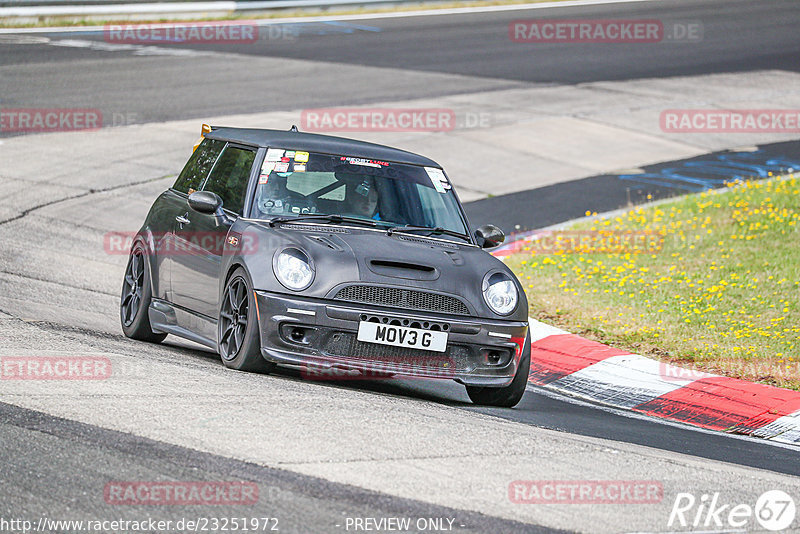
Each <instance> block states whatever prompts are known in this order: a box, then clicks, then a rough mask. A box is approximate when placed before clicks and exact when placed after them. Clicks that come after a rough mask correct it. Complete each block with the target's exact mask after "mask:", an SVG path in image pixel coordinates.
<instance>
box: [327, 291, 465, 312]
mask: <svg viewBox="0 0 800 534" xmlns="http://www.w3.org/2000/svg"><path fill="white" fill-rule="evenodd" d="M334 299H335V300H346V301H348V302H360V303H363V304H377V305H378V306H388V307H392V308H401V309H405V310H418V311H431V312H440V313H449V314H453V315H469V309H468V308H467V305H466V304H464V303H463V302H461V301H460V300H458V299H457V298H455V297H450V296H447V295H440V294H438V293H426V292H425V291H415V290H413V289H402V288H399V287H380V286H358V285H356V286H347V287H345V288H342V289H340V290H339V292H338V293H337V294H336V296H335V297H334Z"/></svg>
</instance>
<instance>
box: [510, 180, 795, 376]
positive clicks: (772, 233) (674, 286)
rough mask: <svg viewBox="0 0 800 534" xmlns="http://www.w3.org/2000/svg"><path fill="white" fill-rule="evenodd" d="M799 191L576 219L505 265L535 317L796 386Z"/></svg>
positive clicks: (757, 190) (788, 187) (757, 191)
mask: <svg viewBox="0 0 800 534" xmlns="http://www.w3.org/2000/svg"><path fill="white" fill-rule="evenodd" d="M798 220H800V188H798V181H797V179H796V178H795V177H794V176H793V175H790V176H786V177H781V178H774V179H770V180H766V181H749V182H745V183H737V184H730V185H729V186H728V187H727V188H726V189H724V190H722V191H711V192H704V193H700V194H695V195H690V196H687V197H683V198H681V199H678V200H675V201H670V202H668V203H660V204H657V205H653V206H649V207H639V208H634V209H631V210H630V211H628V212H625V213H623V214H620V215H615V216H611V217H606V218H600V219H596V220H593V221H581V222H579V223H577V224H575V225H573V226H571V227H570V228H568V229H566V230H564V231H558V232H555V233H554V234H552V235H549V236H547V239H539V240H537V241H532V242H531V243H530V244H529V246H526V247H525V248H524V249H523V252H522V253H520V254H517V255H515V256H512V257H511V258H509V259H508V260H507V263H508V265H509V266H510V267H511V268H512V269H514V271H515V272H516V273H517V275H518V276H519V278H520V280H521V281H522V282H523V285H524V287H525V288H526V292H527V295H528V300H529V303H530V313H531V316H532V317H535V318H540V319H541V320H543V321H546V322H550V323H553V324H556V325H557V326H560V327H562V328H564V329H566V330H569V331H571V332H574V333H577V334H580V335H583V336H585V337H588V338H592V339H595V340H598V341H602V342H604V343H608V344H610V345H614V346H616V347H620V348H624V349H627V350H630V351H631V352H635V353H638V354H642V355H647V356H651V357H655V358H657V359H660V360H662V361H667V362H671V363H675V364H678V365H681V366H683V367H689V368H694V369H698V370H703V371H707V372H711V373H715V374H721V375H725V376H732V377H736V378H742V379H745V380H752V381H758V382H762V383H767V384H772V385H777V386H781V387H788V388H792V389H800V369H799V368H798V359H800V350H799V347H800V305H799V304H800V303H799V302H798V294H799V293H800V247H799V246H798V237H800V229H798Z"/></svg>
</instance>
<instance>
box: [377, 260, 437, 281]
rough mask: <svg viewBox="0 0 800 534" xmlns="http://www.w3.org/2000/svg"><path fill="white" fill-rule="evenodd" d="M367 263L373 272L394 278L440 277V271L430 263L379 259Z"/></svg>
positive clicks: (432, 278)
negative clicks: (422, 263)
mask: <svg viewBox="0 0 800 534" xmlns="http://www.w3.org/2000/svg"><path fill="white" fill-rule="evenodd" d="M367 265H368V266H369V270H370V271H372V272H373V273H375V274H379V275H381V276H390V277H392V278H404V279H406V280H436V279H437V278H439V271H438V270H437V269H436V268H435V267H431V266H430V265H420V264H418V263H406V262H402V261H396V260H378V259H375V260H368V261H367Z"/></svg>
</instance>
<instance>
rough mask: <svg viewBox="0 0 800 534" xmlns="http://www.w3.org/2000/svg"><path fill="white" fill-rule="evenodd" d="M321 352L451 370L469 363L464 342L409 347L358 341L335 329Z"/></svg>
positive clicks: (456, 369)
mask: <svg viewBox="0 0 800 534" xmlns="http://www.w3.org/2000/svg"><path fill="white" fill-rule="evenodd" d="M322 352H323V353H324V354H325V355H327V356H335V357H338V358H345V359H350V360H363V361H372V362H385V363H387V364H392V366H393V367H396V368H398V369H402V368H406V369H415V368H416V369H418V368H428V369H439V370H440V371H443V372H453V371H460V370H464V369H466V367H467V365H468V363H469V362H468V358H469V348H468V347H466V346H463V345H448V346H447V351H445V352H435V351H432V350H419V349H408V348H405V347H394V346H391V345H379V344H376V343H365V342H363V341H358V339H357V338H356V335H355V334H352V333H349V332H337V333H336V334H334V335H332V336H331V337H329V338H328V340H327V341H326V342H325V345H324V347H323V348H322ZM388 368H389V367H388V366H387V369H388Z"/></svg>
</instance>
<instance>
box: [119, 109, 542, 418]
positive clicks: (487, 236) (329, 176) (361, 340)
mask: <svg viewBox="0 0 800 534" xmlns="http://www.w3.org/2000/svg"><path fill="white" fill-rule="evenodd" d="M203 133H204V137H203V138H202V141H201V142H200V143H199V145H197V146H196V148H195V150H194V153H193V154H192V156H191V157H190V158H189V161H188V162H187V163H186V166H185V167H184V168H183V171H182V172H181V173H180V175H179V176H178V179H177V180H176V182H175V184H174V185H173V186H172V187H170V188H169V189H168V190H167V191H164V192H163V193H162V194H161V196H159V197H158V199H156V201H155V203H154V204H153V206H152V207H151V209H150V212H149V214H148V215H147V219H146V220H145V222H144V225H143V226H142V228H141V230H139V232H138V233H137V234H136V236H135V238H134V240H133V245H132V247H131V252H130V258H129V260H128V264H127V268H126V271H125V281H124V284H123V288H122V298H121V306H120V318H121V321H122V329H123V331H124V332H125V335H126V336H128V337H131V338H134V339H139V340H145V341H153V342H160V341H161V340H163V339H164V338H165V337H166V335H167V334H174V335H177V336H181V337H184V338H187V339H190V340H193V341H196V342H198V343H201V344H203V345H206V346H208V347H211V348H213V349H214V350H216V351H218V352H219V354H220V356H221V358H222V361H223V363H224V364H225V365H226V366H228V367H231V368H233V369H239V370H246V371H262V372H268V371H270V370H271V369H272V368H273V367H274V366H275V365H276V364H290V365H296V366H300V367H301V368H302V369H309V368H313V369H317V370H319V369H327V370H330V369H337V370H346V371H347V372H349V373H355V374H359V375H375V376H395V375H396V376H401V377H402V376H405V377H408V376H413V377H425V378H448V379H452V380H456V381H457V382H460V383H462V384H464V385H465V386H466V388H467V393H468V394H469V397H470V399H472V401H473V402H475V403H477V404H485V405H493V406H507V407H510V406H514V405H516V404H517V403H518V402H519V401H520V399H521V398H522V395H523V393H524V391H525V386H526V384H527V379H528V372H529V367H530V338H529V335H528V322H527V321H528V318H527V310H528V306H527V301H526V298H525V294H524V292H523V291H522V288H521V286H520V284H519V282H518V281H517V279H516V278H515V276H514V274H513V273H512V272H511V271H510V270H509V269H508V268H507V267H506V266H505V265H504V264H503V263H502V262H501V261H499V260H497V259H496V258H494V257H493V256H492V255H490V254H488V253H487V252H485V251H484V250H483V248H490V247H494V246H497V245H499V244H500V243H501V242H502V241H503V239H504V236H503V233H502V232H501V231H500V230H499V229H498V228H497V227H494V226H491V225H486V226H482V227H480V228H478V229H477V230H476V231H475V232H474V234H473V233H471V232H470V230H469V228H470V227H469V224H468V222H467V219H466V216H465V214H464V211H463V209H462V207H461V204H460V202H459V200H458V197H457V196H456V193H455V191H454V189H453V187H452V186H451V184H450V182H449V181H448V179H447V176H446V175H445V173H444V171H443V170H442V169H441V167H440V166H439V165H438V164H437V163H436V162H435V161H432V160H430V159H428V158H426V157H423V156H419V155H417V154H412V153H410V152H405V151H402V150H397V149H393V148H389V147H386V146H381V145H376V144H371V143H364V142H360V141H354V140H350V139H342V138H338V137H331V136H326V135H315V134H308V133H301V132H298V131H297V129H296V128H294V127H293V128H292V129H291V130H289V131H275V130H261V129H241V128H224V127H220V128H216V127H213V128H209V127H207V126H205V125H204V128H203Z"/></svg>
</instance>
